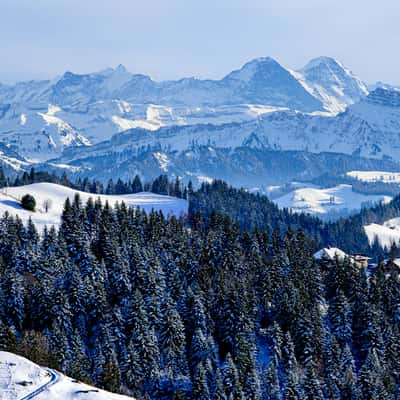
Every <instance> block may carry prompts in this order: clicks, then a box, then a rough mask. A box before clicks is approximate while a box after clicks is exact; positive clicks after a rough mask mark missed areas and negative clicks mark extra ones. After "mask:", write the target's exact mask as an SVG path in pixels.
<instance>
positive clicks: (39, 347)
mask: <svg viewBox="0 0 400 400" xmlns="http://www.w3.org/2000/svg"><path fill="white" fill-rule="evenodd" d="M190 195H193V193H190V194H189V196H190ZM312 243H313V242H312V241H310V239H309V238H308V237H307V236H306V235H305V234H304V233H303V231H302V230H298V231H292V230H291V229H288V230H287V231H286V233H283V232H280V231H278V230H273V231H271V232H269V231H268V230H263V229H254V230H247V229H244V227H243V226H242V227H241V226H240V221H239V223H236V221H234V220H233V219H232V218H230V217H229V216H227V215H224V214H222V213H220V212H215V211H214V212H210V213H209V214H205V215H201V213H199V212H196V213H194V214H193V213H192V214H191V215H190V216H189V218H188V219H180V220H177V219H176V218H175V217H171V218H165V217H164V216H163V215H162V214H161V213H154V212H153V213H151V214H149V215H146V214H145V213H144V212H141V211H139V210H133V209H130V208H127V207H125V206H124V205H123V204H121V205H119V206H118V207H116V208H115V209H112V208H110V207H109V206H108V205H107V204H101V203H100V202H99V201H96V200H95V199H94V200H91V201H89V202H88V203H87V204H85V205H84V204H81V202H80V199H79V197H76V198H75V199H74V200H73V201H69V200H67V201H66V204H65V209H64V212H63V216H62V224H61V227H60V229H59V231H56V230H55V229H53V228H52V229H49V230H46V231H45V232H44V234H43V235H42V236H39V235H38V233H37V232H36V229H35V227H34V226H33V224H28V226H27V227H24V226H23V225H22V224H21V222H20V221H19V220H18V219H14V218H12V217H11V216H7V215H6V216H4V217H3V218H2V219H1V220H0V260H1V261H0V320H1V327H0V347H1V349H5V350H9V351H14V352H17V353H20V354H23V355H25V356H27V357H29V358H30V359H33V360H34V361H37V362H39V363H41V364H44V365H48V366H51V367H55V368H58V369H60V370H61V371H64V372H66V373H67V374H68V375H70V376H72V377H75V378H76V379H80V380H83V381H85V382H91V383H94V384H96V385H98V386H100V387H103V388H105V389H108V390H111V391H115V392H121V393H127V394H130V395H132V396H135V397H136V398H137V399H202V400H205V399H246V400H247V399H254V400H256V399H263V400H264V399H274V400H275V399H285V400H286V399H287V400H289V399H307V400H308V399H310V400H311V399H313V400H317V399H341V400H342V399H343V400H344V399H359V400H361V399H363V400H368V399H371V400H372V399H374V400H375V399H396V398H398V396H399V374H400V365H399V357H398V355H399V347H400V340H399V339H400V335H399V324H400V307H399V304H400V290H399V289H400V287H399V277H398V275H396V274H392V275H387V274H385V273H384V272H383V271H382V270H381V269H380V268H378V269H377V270H376V271H375V272H373V273H372V274H371V276H369V277H367V275H366V271H365V270H363V269H358V268H356V267H355V266H354V265H351V264H349V263H347V262H344V263H343V264H340V263H338V264H337V266H336V267H335V268H331V269H328V270H321V269H320V267H319V266H318V265H317V264H316V263H315V261H314V260H313V258H312V256H311V254H312V251H311V246H312ZM396 396H397V397H396Z"/></svg>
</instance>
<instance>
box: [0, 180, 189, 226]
mask: <svg viewBox="0 0 400 400" xmlns="http://www.w3.org/2000/svg"><path fill="white" fill-rule="evenodd" d="M28 193H29V194H31V195H32V196H33V197H34V198H35V200H36V211H35V212H31V211H28V210H25V209H23V208H22V207H21V205H20V201H19V200H20V199H21V198H22V196H24V195H25V194H28ZM77 193H78V194H79V196H80V198H81V201H82V203H83V204H85V203H86V202H87V200H88V199H89V198H90V197H91V198H93V199H94V200H95V199H97V198H100V199H101V202H102V203H103V204H105V203H106V201H108V203H109V204H110V205H111V206H113V205H115V204H116V203H120V204H121V203H122V202H124V203H125V204H126V205H127V206H129V207H140V208H141V209H143V210H145V211H147V212H149V211H151V210H152V209H154V210H161V211H162V212H163V213H164V215H176V216H180V215H181V214H185V213H187V211H188V202H187V201H186V200H183V199H178V198H175V197H170V196H163V195H158V194H154V193H150V192H142V193H136V194H126V195H97V194H93V193H86V192H81V191H78V190H74V189H70V188H68V187H65V186H61V185H56V184H54V183H34V184H32V185H25V186H18V187H9V188H4V189H2V190H1V192H0V215H1V216H3V214H4V213H5V212H6V211H7V212H8V213H9V214H10V215H12V216H15V215H18V217H19V218H21V220H22V221H23V222H24V223H26V222H27V221H28V220H29V218H31V219H32V222H34V223H35V225H36V227H37V228H38V230H39V232H41V231H42V230H43V228H44V226H48V227H49V226H52V225H54V226H58V225H59V224H60V219H61V214H62V211H63V207H64V203H65V200H66V199H67V198H69V199H70V200H71V201H72V200H73V199H74V197H75V194H77ZM48 199H49V200H50V201H51V207H50V210H49V211H48V212H47V213H46V212H45V211H44V206H43V202H44V201H45V200H48Z"/></svg>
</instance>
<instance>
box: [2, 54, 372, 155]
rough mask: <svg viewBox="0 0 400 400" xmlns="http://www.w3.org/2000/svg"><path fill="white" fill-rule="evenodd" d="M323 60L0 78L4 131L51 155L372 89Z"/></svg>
mask: <svg viewBox="0 0 400 400" xmlns="http://www.w3.org/2000/svg"><path fill="white" fill-rule="evenodd" d="M318 60H319V61H318ZM318 60H313V61H311V63H310V64H308V65H307V66H306V67H304V68H303V69H302V70H301V71H298V72H294V71H291V70H289V69H286V68H284V67H283V66H282V65H280V64H279V63H278V62H277V61H275V60H274V59H272V58H269V57H266V58H259V59H255V60H252V61H250V62H248V63H246V64H245V65H244V66H243V67H242V68H241V69H239V70H236V71H233V72H231V73H229V74H228V75H226V76H225V77H224V78H223V79H221V80H200V79H195V78H184V79H181V80H177V81H164V82H156V81H154V80H152V79H151V78H150V77H148V76H146V75H139V74H131V73H129V72H128V71H127V70H126V69H125V68H124V67H123V66H121V65H120V66H118V67H117V68H115V69H111V68H110V69H106V70H104V71H100V72H96V73H90V74H74V73H72V72H66V73H64V74H63V75H62V76H61V77H59V78H56V79H53V80H48V81H29V82H19V83H17V84H15V85H0V134H1V136H0V138H1V141H2V142H5V143H7V144H11V145H13V146H15V148H16V149H18V151H19V152H20V153H21V154H22V155H23V156H25V157H29V158H31V159H37V160H41V161H43V160H46V159H49V158H54V157H55V156H56V155H59V154H61V152H62V151H63V149H64V148H66V147H76V146H87V145H90V144H95V143H98V142H100V141H103V140H106V139H109V138H110V137H111V136H112V135H113V134H115V133H117V132H120V131H124V130H126V129H130V128H136V127H141V128H145V129H149V130H155V129H157V128H159V127H161V126H165V125H167V126H169V125H193V124H199V123H212V124H221V123H227V122H240V121H246V120H251V119H255V118H257V117H258V116H259V115H263V114H265V113H270V112H272V111H275V110H282V109H291V110H298V111H302V112H323V111H329V112H332V111H333V112H336V111H340V110H343V109H344V108H345V107H346V105H348V104H352V103H353V102H355V101H357V100H358V99H359V98H360V97H361V96H362V95H363V94H364V95H365V94H366V93H367V92H366V89H365V85H364V84H363V83H362V82H361V81H360V80H359V79H357V78H356V77H355V76H353V75H352V74H351V72H350V71H348V70H347V69H346V68H344V67H342V65H341V64H339V63H338V62H336V61H335V60H333V59H331V58H326V57H324V58H320V59H318Z"/></svg>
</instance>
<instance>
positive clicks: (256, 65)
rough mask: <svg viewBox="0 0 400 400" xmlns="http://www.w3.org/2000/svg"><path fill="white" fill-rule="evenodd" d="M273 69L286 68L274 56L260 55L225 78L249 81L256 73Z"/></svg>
mask: <svg viewBox="0 0 400 400" xmlns="http://www.w3.org/2000/svg"><path fill="white" fill-rule="evenodd" d="M271 69H275V70H279V69H281V70H282V71H284V70H285V69H284V68H283V67H282V66H281V65H280V64H279V63H278V61H276V60H275V59H273V58H272V57H259V58H255V59H254V60H251V61H249V62H247V63H246V64H244V65H243V66H242V68H240V69H238V70H235V71H232V72H231V73H230V74H228V75H227V76H226V77H225V79H237V80H241V81H244V82H248V81H250V80H251V79H253V78H254V76H255V74H257V73H260V72H262V71H268V70H271Z"/></svg>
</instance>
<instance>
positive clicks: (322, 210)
mask: <svg viewBox="0 0 400 400" xmlns="http://www.w3.org/2000/svg"><path fill="white" fill-rule="evenodd" d="M390 200H391V197H389V196H381V195H365V194H361V193H356V192H353V190H352V186H351V185H344V184H342V185H338V186H335V187H332V188H327V189H319V188H317V187H307V188H299V189H295V190H293V191H292V192H290V193H288V194H286V195H284V196H282V197H280V198H278V199H275V200H274V201H275V203H277V204H278V206H279V207H280V208H289V209H291V210H292V211H294V212H305V213H310V214H316V215H321V216H323V215H324V214H329V213H332V212H341V211H345V210H348V211H354V210H358V209H360V208H361V207H362V206H363V204H365V203H377V202H379V201H384V202H389V201H390Z"/></svg>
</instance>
